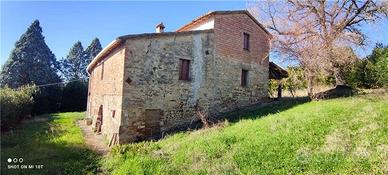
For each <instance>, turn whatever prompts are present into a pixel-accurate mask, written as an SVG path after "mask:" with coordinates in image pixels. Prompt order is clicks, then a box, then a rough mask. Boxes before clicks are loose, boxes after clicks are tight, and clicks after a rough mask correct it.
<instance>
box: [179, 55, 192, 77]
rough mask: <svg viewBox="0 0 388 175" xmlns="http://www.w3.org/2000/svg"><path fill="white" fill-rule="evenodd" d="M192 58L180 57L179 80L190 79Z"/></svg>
mask: <svg viewBox="0 0 388 175" xmlns="http://www.w3.org/2000/svg"><path fill="white" fill-rule="evenodd" d="M189 72H190V60H185V59H180V68H179V80H186V81H189V80H190V74H189Z"/></svg>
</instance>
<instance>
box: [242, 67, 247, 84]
mask: <svg viewBox="0 0 388 175" xmlns="http://www.w3.org/2000/svg"><path fill="white" fill-rule="evenodd" d="M247 85H248V70H244V69H243V70H242V71H241V86H247Z"/></svg>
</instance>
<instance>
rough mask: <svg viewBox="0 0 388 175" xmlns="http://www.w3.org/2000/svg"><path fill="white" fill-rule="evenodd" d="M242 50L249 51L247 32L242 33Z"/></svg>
mask: <svg viewBox="0 0 388 175" xmlns="http://www.w3.org/2000/svg"><path fill="white" fill-rule="evenodd" d="M244 50H248V51H249V34H248V33H244Z"/></svg>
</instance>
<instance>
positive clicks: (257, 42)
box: [87, 10, 278, 144]
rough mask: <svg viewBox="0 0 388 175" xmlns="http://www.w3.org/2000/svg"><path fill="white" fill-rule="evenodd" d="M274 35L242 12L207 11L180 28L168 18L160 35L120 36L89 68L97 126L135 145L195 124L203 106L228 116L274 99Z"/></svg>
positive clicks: (158, 31) (209, 111) (91, 115)
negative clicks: (271, 94) (174, 27)
mask: <svg viewBox="0 0 388 175" xmlns="http://www.w3.org/2000/svg"><path fill="white" fill-rule="evenodd" d="M271 37H272V36H271V34H270V33H269V32H268V31H266V29H265V28H264V27H263V26H262V25H261V24H260V23H259V22H258V21H257V20H256V19H255V18H254V17H253V16H252V15H251V14H250V13H249V12H248V11H245V10H239V11H214V12H210V13H207V14H205V15H203V16H201V17H199V18H197V19H195V20H193V21H192V22H190V23H188V24H186V25H184V26H183V27H181V28H180V29H178V30H177V31H175V32H164V26H163V24H162V23H161V24H159V25H158V26H157V29H156V33H145V34H135V35H125V36H120V37H118V38H116V39H115V40H114V41H112V42H111V43H110V44H109V45H108V46H107V47H105V48H104V49H103V50H102V51H101V52H100V53H99V54H98V55H97V56H96V57H95V58H94V59H93V61H92V62H91V63H90V65H89V66H88V68H87V71H88V72H89V74H90V80H89V93H88V109H87V116H88V117H89V118H91V119H92V122H93V123H92V127H93V128H94V129H95V131H96V132H99V133H102V134H104V135H106V136H107V137H108V139H110V142H113V143H114V144H115V143H129V142H134V141H139V140H146V139H150V138H158V137H160V136H161V135H163V134H164V133H166V132H169V131H171V130H174V129H175V128H179V127H184V126H188V125H190V123H192V122H195V121H198V120H199V118H198V117H197V112H198V110H200V111H201V112H202V114H205V115H207V116H220V115H222V114H225V113H227V112H231V111H233V110H236V109H240V108H243V107H247V106H250V105H254V104H256V103H260V102H262V101H263V100H266V99H268V98H269V96H268V79H269V76H270V75H271V73H270V72H269V71H270V63H269V51H270V40H271ZM271 64H272V63H271ZM273 66H275V67H277V66H276V65H273ZM277 68H278V67H277ZM273 74H277V73H276V72H275V73H273ZM275 78H276V77H275Z"/></svg>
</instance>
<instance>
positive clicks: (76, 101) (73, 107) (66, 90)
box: [60, 81, 88, 112]
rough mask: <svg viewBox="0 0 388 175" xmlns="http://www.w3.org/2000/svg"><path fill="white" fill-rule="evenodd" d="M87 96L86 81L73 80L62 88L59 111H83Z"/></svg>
mask: <svg viewBox="0 0 388 175" xmlns="http://www.w3.org/2000/svg"><path fill="white" fill-rule="evenodd" d="M87 98H88V82H87V81H73V82H69V83H67V84H66V85H65V86H64V87H63V89H62V99H61V108H60V110H61V112H69V111H85V110H86V104H87Z"/></svg>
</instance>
